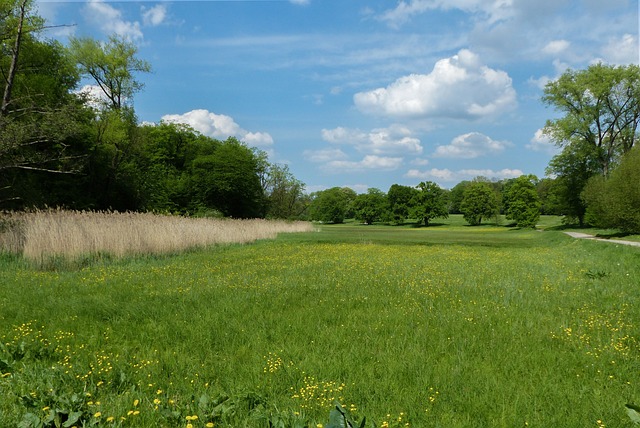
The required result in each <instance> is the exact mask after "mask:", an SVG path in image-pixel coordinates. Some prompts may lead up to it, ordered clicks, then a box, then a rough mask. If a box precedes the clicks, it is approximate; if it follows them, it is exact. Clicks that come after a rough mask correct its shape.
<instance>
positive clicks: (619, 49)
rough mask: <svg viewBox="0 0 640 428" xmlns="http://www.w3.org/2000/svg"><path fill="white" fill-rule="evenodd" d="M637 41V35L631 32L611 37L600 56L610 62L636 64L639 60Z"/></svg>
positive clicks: (639, 48)
mask: <svg viewBox="0 0 640 428" xmlns="http://www.w3.org/2000/svg"><path fill="white" fill-rule="evenodd" d="M638 43H639V42H638V37H637V36H634V35H632V34H624V35H623V36H621V37H617V38H611V39H609V41H608V42H607V44H606V45H605V46H604V47H603V49H602V56H603V57H604V60H605V61H606V62H608V63H611V64H620V65H627V64H637V63H638V61H639V60H640V45H639V44H638Z"/></svg>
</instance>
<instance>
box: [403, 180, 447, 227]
mask: <svg viewBox="0 0 640 428" xmlns="http://www.w3.org/2000/svg"><path fill="white" fill-rule="evenodd" d="M416 188H417V190H418V191H417V192H416V193H414V195H413V198H412V199H411V209H410V213H411V214H412V215H413V217H414V218H418V219H420V220H421V221H422V222H423V223H424V225H425V226H429V221H431V220H433V219H434V218H447V217H448V216H449V210H448V207H447V193H446V192H445V191H444V190H443V189H442V188H441V187H440V186H438V185H437V184H436V183H434V182H433V181H423V182H422V183H420V184H418V185H417V186H416Z"/></svg>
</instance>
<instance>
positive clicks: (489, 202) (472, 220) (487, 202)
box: [460, 181, 498, 226]
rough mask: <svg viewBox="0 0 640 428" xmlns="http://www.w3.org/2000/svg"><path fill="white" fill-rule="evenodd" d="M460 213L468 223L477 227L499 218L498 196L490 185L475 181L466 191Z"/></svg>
mask: <svg viewBox="0 0 640 428" xmlns="http://www.w3.org/2000/svg"><path fill="white" fill-rule="evenodd" d="M460 211H462V215H463V218H464V219H465V221H467V223H469V224H470V225H472V226H477V225H479V224H481V223H482V220H484V219H489V218H493V217H496V216H497V214H498V196H497V194H496V192H495V191H494V190H493V189H492V188H491V186H490V185H489V184H488V183H486V182H484V181H474V182H472V183H470V184H469V185H468V186H467V187H466V188H465V190H464V194H463V198H462V202H461V203H460Z"/></svg>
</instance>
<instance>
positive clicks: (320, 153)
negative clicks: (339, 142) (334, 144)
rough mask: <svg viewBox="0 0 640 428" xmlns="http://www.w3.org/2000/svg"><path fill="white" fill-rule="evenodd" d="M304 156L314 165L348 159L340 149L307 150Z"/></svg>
mask: <svg viewBox="0 0 640 428" xmlns="http://www.w3.org/2000/svg"><path fill="white" fill-rule="evenodd" d="M303 156H304V158H305V159H306V160H308V161H311V162H314V163H324V162H331V161H335V160H343V159H346V158H347V154H346V153H345V152H343V151H342V150H340V149H325V150H305V151H304V152H303Z"/></svg>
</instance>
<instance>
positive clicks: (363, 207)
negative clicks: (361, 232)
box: [353, 189, 389, 224]
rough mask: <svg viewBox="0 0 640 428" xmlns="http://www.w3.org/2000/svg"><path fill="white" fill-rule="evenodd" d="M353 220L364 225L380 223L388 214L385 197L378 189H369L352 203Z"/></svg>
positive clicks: (387, 204)
mask: <svg viewBox="0 0 640 428" xmlns="http://www.w3.org/2000/svg"><path fill="white" fill-rule="evenodd" d="M353 208H354V211H355V218H356V219H357V220H360V221H362V222H363V223H366V224H373V223H375V222H377V221H380V220H382V219H383V217H385V216H386V215H387V213H388V212H389V202H388V200H387V195H385V194H384V192H382V191H381V190H379V189H369V190H368V191H367V193H363V194H360V195H358V196H357V197H356V199H355V200H354V201H353Z"/></svg>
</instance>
